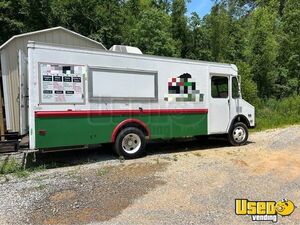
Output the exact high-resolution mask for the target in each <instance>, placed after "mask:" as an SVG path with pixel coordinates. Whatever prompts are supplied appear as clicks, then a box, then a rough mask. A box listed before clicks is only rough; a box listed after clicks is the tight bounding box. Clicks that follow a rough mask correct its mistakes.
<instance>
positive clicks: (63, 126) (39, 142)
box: [35, 113, 207, 149]
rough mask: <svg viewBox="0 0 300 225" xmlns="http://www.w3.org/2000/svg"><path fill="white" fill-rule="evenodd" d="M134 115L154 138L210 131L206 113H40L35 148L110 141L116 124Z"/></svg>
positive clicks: (199, 133)
mask: <svg viewBox="0 0 300 225" xmlns="http://www.w3.org/2000/svg"><path fill="white" fill-rule="evenodd" d="M129 118H134V119H138V120H141V121H142V122H144V123H145V124H146V125H147V126H148V128H149V130H150V132H151V139H159V138H176V137H188V136H195V135H205V134H207V114H206V113H205V114H176V115H175V114H174V115H172V114H171V115H137V116H134V117H130V116H93V117H84V116H83V117H40V118H39V117H37V118H35V133H36V148H38V149H47V148H56V147H68V146H77V145H87V144H101V143H107V142H111V138H112V133H113V130H114V129H115V127H116V126H117V125H118V124H119V123H121V122H122V121H124V120H126V119H129Z"/></svg>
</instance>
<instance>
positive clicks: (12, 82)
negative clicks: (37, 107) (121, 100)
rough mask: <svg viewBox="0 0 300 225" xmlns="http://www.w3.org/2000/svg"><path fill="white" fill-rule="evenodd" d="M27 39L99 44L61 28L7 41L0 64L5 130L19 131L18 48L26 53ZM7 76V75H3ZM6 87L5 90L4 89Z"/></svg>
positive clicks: (74, 43)
mask: <svg viewBox="0 0 300 225" xmlns="http://www.w3.org/2000/svg"><path fill="white" fill-rule="evenodd" d="M28 41H37V42H44V43H54V44H62V45H71V46H76V47H86V48H97V49H99V48H100V49H101V46H100V45H99V44H97V43H95V42H92V41H90V40H88V39H85V38H83V37H80V36H78V35H76V34H72V33H70V32H67V31H65V30H63V29H57V30H50V31H45V32H41V33H36V34H31V35H27V36H23V37H18V38H16V39H14V40H12V41H11V42H10V43H8V44H7V45H6V46H5V47H4V48H3V49H2V50H1V66H2V76H3V89H4V92H6V91H7V93H9V95H8V96H4V102H6V106H8V105H9V107H6V108H5V114H6V120H7V130H9V131H12V132H15V131H16V132H19V129H20V127H19V120H20V115H19V114H20V112H19V99H18V98H19V74H18V50H19V49H21V50H22V51H23V52H24V53H25V54H26V55H27V43H28ZM4 76H7V77H4ZM5 89H7V90H5Z"/></svg>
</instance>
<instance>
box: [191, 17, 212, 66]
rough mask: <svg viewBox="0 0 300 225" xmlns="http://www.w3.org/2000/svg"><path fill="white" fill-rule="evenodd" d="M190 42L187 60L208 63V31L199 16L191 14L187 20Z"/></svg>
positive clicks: (209, 58)
mask: <svg viewBox="0 0 300 225" xmlns="http://www.w3.org/2000/svg"><path fill="white" fill-rule="evenodd" d="M189 29H190V41H189V44H188V53H187V55H186V57H187V58H190V59H198V60H205V61H210V60H212V55H211V51H210V40H209V33H208V30H207V28H206V26H205V24H204V22H203V20H201V18H200V17H199V15H198V14H197V13H195V12H193V13H192V15H191V18H190V20H189Z"/></svg>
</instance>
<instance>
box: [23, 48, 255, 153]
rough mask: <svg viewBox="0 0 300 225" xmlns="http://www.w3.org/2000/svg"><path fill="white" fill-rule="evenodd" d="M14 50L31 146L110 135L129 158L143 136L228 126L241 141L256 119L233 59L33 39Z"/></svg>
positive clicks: (219, 130) (218, 130) (210, 131)
mask: <svg viewBox="0 0 300 225" xmlns="http://www.w3.org/2000/svg"><path fill="white" fill-rule="evenodd" d="M19 58H20V61H21V62H20V68H19V69H20V73H19V74H20V76H21V77H20V80H21V85H20V88H21V90H20V96H21V97H20V105H22V106H23V107H21V108H20V116H21V119H20V126H21V132H22V133H24V134H25V133H28V134H29V148H30V149H39V150H50V149H59V148H64V149H66V148H75V147H79V146H87V145H93V144H103V143H113V145H114V149H115V151H116V152H117V153H118V154H120V155H123V156H124V157H127V158H134V157H138V156H141V154H142V153H144V151H145V145H146V140H149V139H151V140H154V139H170V138H178V137H192V136H200V135H214V134H228V139H229V141H230V143H231V144H232V145H242V144H244V143H245V142H246V141H247V139H248V128H251V127H254V125H255V110H254V107H253V106H252V105H250V104H249V103H247V102H246V101H245V100H243V99H242V97H241V91H240V79H239V76H238V70H237V67H236V66H235V65H232V64H222V63H212V62H202V61H195V60H184V59H178V58H169V57H159V56H150V55H142V54H129V53H122V52H114V51H99V50H93V49H91V50H86V49H80V48H78V49H77V48H71V47H66V46H59V45H49V44H43V43H37V42H29V43H28V55H27V56H26V55H24V54H23V55H22V53H20V56H19ZM22 62H23V63H22ZM26 96H28V98H27V97H26ZM24 106H25V107H24Z"/></svg>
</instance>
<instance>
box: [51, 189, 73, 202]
mask: <svg viewBox="0 0 300 225" xmlns="http://www.w3.org/2000/svg"><path fill="white" fill-rule="evenodd" d="M75 196H76V193H75V192H74V191H70V190H67V191H62V192H58V193H56V194H54V195H52V196H50V198H49V200H50V201H51V202H57V203H58V202H62V201H66V200H68V199H72V198H74V197H75Z"/></svg>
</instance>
